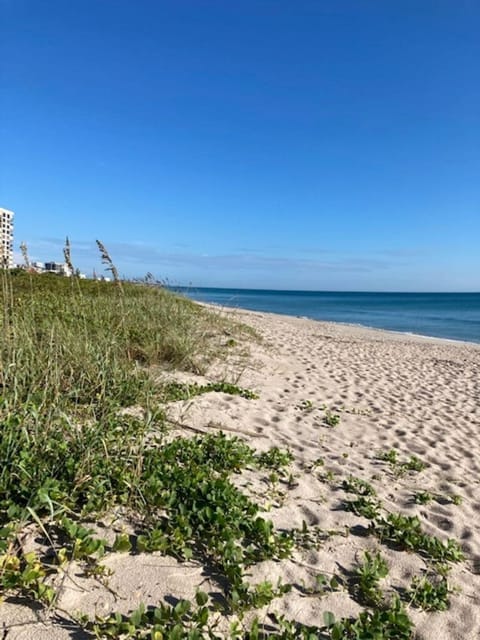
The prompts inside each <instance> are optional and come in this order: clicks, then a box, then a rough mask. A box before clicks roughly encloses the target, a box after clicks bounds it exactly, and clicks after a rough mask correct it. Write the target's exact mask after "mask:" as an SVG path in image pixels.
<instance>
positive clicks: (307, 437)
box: [0, 310, 480, 640]
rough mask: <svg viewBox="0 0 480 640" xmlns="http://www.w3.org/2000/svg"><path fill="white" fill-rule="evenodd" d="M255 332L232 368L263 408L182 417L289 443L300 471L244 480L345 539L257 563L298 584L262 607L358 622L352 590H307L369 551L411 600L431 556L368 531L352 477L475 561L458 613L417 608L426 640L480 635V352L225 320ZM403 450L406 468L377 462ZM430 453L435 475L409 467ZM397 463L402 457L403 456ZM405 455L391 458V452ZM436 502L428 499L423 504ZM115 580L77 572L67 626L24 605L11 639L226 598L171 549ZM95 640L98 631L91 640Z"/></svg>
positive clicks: (273, 502)
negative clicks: (79, 616)
mask: <svg viewBox="0 0 480 640" xmlns="http://www.w3.org/2000/svg"><path fill="white" fill-rule="evenodd" d="M222 313H225V314H227V315H232V316H234V317H235V318H237V319H239V320H241V321H242V322H244V323H246V324H248V325H250V326H252V327H254V328H255V329H256V330H257V332H258V333H259V334H260V335H261V336H262V338H263V341H261V342H260V343H258V344H257V343H254V344H253V346H252V347H251V358H250V359H249V360H248V361H247V360H242V362H243V365H242V368H241V370H240V369H239V368H238V366H239V365H238V360H237V361H236V364H232V365H230V366H228V365H222V367H221V368H220V369H218V370H217V371H215V372H212V376H217V377H218V375H221V376H225V377H226V378H227V379H229V380H230V381H236V382H237V383H238V384H240V385H241V386H242V387H247V388H250V389H253V390H254V391H256V392H257V393H258V395H259V399H258V400H247V399H244V398H241V397H238V396H229V395H226V394H218V393H210V394H206V395H202V396H198V397H195V398H193V399H192V400H190V401H188V402H177V403H173V404H172V406H171V407H170V417H171V420H172V422H174V423H176V424H177V425H181V424H183V425H184V426H185V429H184V432H185V433H190V434H191V433H192V432H197V431H198V432H211V431H213V430H215V431H217V430H220V429H223V430H225V432H226V433H227V434H232V435H233V434H237V435H240V436H241V437H244V438H245V439H246V440H247V441H248V442H249V443H250V444H251V445H252V446H254V447H255V448H257V449H260V450H266V449H268V448H269V447H271V446H274V445H276V446H278V447H281V448H288V449H289V450H290V451H291V452H292V454H293V455H294V462H293V464H292V468H291V471H292V476H291V477H290V478H289V480H288V482H287V481H286V480H284V481H283V482H282V481H278V482H276V481H275V479H273V480H272V481H271V482H265V480H264V479H259V478H258V477H256V476H255V474H251V475H249V474H243V475H242V476H240V477H239V478H238V484H239V485H240V486H242V487H244V488H245V490H246V491H248V492H249V493H250V494H251V495H253V496H254V497H255V499H256V500H258V501H259V502H260V503H261V504H262V505H264V507H265V510H266V516H267V517H269V518H271V519H272V520H273V521H274V523H275V525H276V526H277V527H280V528H283V527H284V528H292V527H301V526H302V523H303V522H306V524H307V525H308V526H318V527H321V529H322V530H325V531H334V532H335V533H334V534H332V535H331V536H330V537H329V538H328V539H327V540H326V541H325V542H324V543H323V544H322V545H321V546H320V548H319V549H311V550H308V551H306V550H297V551H295V553H294V555H293V557H292V558H291V559H289V560H284V561H281V562H265V563H261V564H260V565H257V566H255V567H254V568H253V569H252V571H251V575H250V577H249V579H250V581H251V582H253V583H254V582H257V581H259V580H261V579H265V578H268V579H270V580H272V581H276V579H277V578H279V577H281V578H282V580H283V581H284V582H290V583H292V584H293V585H294V587H293V589H292V591H291V592H290V593H289V594H287V595H285V596H284V597H283V598H279V599H276V600H274V601H273V602H272V603H271V604H270V605H269V606H268V607H267V608H265V609H264V610H262V611H261V612H260V617H261V618H263V619H266V617H267V614H268V612H271V611H276V612H279V613H281V614H284V615H286V616H287V617H288V618H290V619H294V620H297V621H299V622H302V623H306V624H311V625H319V624H320V625H321V624H322V620H323V618H322V616H323V612H324V611H332V612H333V613H334V614H335V615H336V616H337V617H341V616H349V615H356V614H357V613H358V612H359V611H360V610H361V607H360V605H359V604H358V603H357V602H356V601H355V600H354V598H352V596H351V594H350V593H349V592H348V590H347V589H339V590H337V591H334V592H333V593H328V594H326V595H324V596H322V597H320V596H319V595H312V594H311V593H308V592H309V590H310V588H312V587H313V586H314V585H315V576H316V575H318V574H319V573H323V574H326V575H331V574H336V575H339V576H346V577H348V575H351V573H352V570H354V568H355V567H357V566H358V564H359V562H361V561H362V559H363V552H364V551H366V550H369V551H372V552H376V551H379V552H380V553H381V555H382V556H383V557H384V558H385V560H386V561H387V564H388V567H389V572H388V576H387V577H386V578H385V579H384V580H382V583H381V586H382V589H383V591H384V592H385V593H386V594H387V595H388V594H389V593H390V594H392V593H395V592H396V593H401V592H402V589H405V588H407V587H409V585H410V583H411V580H412V578H413V577H414V576H422V575H423V574H424V571H425V569H426V566H427V565H426V562H425V560H424V559H423V558H422V557H421V556H420V555H419V554H417V553H412V552H407V551H404V550H399V549H398V548H395V546H392V545H388V544H386V543H384V542H380V541H379V539H378V538H377V537H375V536H374V535H368V534H367V527H368V524H369V521H368V520H367V518H365V517H363V516H361V515H358V514H356V513H352V512H349V511H346V510H345V508H344V504H345V500H349V499H350V500H351V499H352V498H353V497H354V496H353V495H352V494H351V493H348V492H347V491H345V488H344V485H343V481H344V480H348V479H349V477H350V476H354V477H355V478H359V479H362V480H365V481H367V482H368V483H370V484H371V485H372V487H374V489H375V490H376V492H377V494H378V499H379V500H380V501H381V503H382V505H383V509H384V510H385V513H387V512H393V513H402V514H405V515H417V516H418V517H419V518H420V520H421V523H422V527H423V529H424V531H425V532H426V533H428V534H431V535H434V536H437V537H438V538H440V539H441V540H443V541H445V540H447V538H454V539H456V540H457V541H458V542H459V543H460V544H461V547H462V549H463V551H464V553H465V560H464V561H463V562H460V563H455V564H453V565H452V569H451V572H450V575H449V584H451V585H452V587H455V590H454V592H453V593H452V594H451V595H450V608H449V609H448V610H447V611H441V612H424V611H422V610H419V609H416V608H414V607H412V606H408V613H409V616H410V617H411V618H412V620H413V621H414V623H415V627H416V634H417V636H416V637H418V638H420V639H422V640H440V639H445V640H450V639H451V640H478V638H480V346H478V345H473V344H466V343H455V342H447V341H441V340H436V339H429V338H420V337H414V336H405V335H402V334H394V333H388V332H382V331H377V330H368V329H362V328H359V327H354V326H346V325H339V324H332V323H320V322H314V321H311V320H307V319H302V318H293V317H287V316H278V315H273V314H263V313H254V312H248V311H243V310H235V311H232V310H224V311H222ZM392 449H395V451H396V454H395V455H396V461H394V460H393V459H391V461H390V462H389V461H388V460H381V459H379V455H381V454H385V453H388V452H389V451H390V452H391V450H392ZM411 456H416V458H418V459H419V460H420V461H421V462H423V463H425V465H426V467H425V468H424V469H423V470H420V471H415V470H414V469H412V470H409V469H406V468H405V467H402V465H404V464H405V463H406V462H408V461H409V460H411ZM393 457H395V456H393ZM390 458H392V454H390ZM419 493H423V494H427V495H426V497H425V501H424V503H421V502H420V503H418V502H415V500H414V495H415V494H419ZM104 564H106V565H107V566H108V567H110V568H111V569H112V570H114V574H113V575H112V576H111V578H110V579H109V584H108V588H106V587H104V586H102V585H101V584H100V583H99V582H97V581H93V580H87V579H85V578H84V577H82V576H81V575H75V567H71V568H70V572H69V574H68V575H66V576H64V578H63V586H62V594H61V597H60V600H59V603H58V604H59V607H60V608H61V609H62V610H63V611H64V612H63V613H59V617H58V618H57V619H56V620H55V619H54V618H52V617H50V618H47V619H45V618H44V617H43V614H42V616H40V615H39V614H38V615H39V617H38V618H37V617H36V616H37V614H36V613H35V612H34V611H32V610H29V609H27V608H26V607H21V606H19V605H15V604H12V603H5V604H3V605H1V606H0V625H1V623H3V624H4V626H5V628H6V629H8V636H7V637H8V639H9V640H20V639H22V640H25V639H26V638H52V639H55V640H56V639H57V638H58V639H59V640H60V639H63V638H73V637H75V638H77V639H78V638H81V637H82V635H81V632H78V630H77V631H75V632H73V631H72V630H71V629H69V628H68V624H67V623H66V622H65V623H62V620H61V617H62V616H64V617H65V616H66V613H68V612H75V611H79V610H80V611H84V612H85V613H87V614H89V615H94V614H95V613H98V614H102V615H106V614H108V613H109V612H110V611H112V610H114V609H116V610H120V611H123V612H128V611H131V610H132V609H134V608H135V607H137V606H138V604H139V603H140V602H142V601H143V602H145V603H146V604H154V605H155V604H157V603H158V602H159V601H162V600H163V598H164V597H165V596H174V597H177V598H179V597H187V598H192V597H193V596H194V593H195V590H196V588H197V587H199V586H200V585H201V588H202V589H203V590H205V591H209V590H212V591H215V585H214V584H213V583H212V584H210V583H209V579H208V577H206V576H205V575H204V574H203V572H202V567H201V566H200V565H198V564H196V563H195V562H191V563H183V564H181V563H177V562H176V561H175V560H172V559H170V558H165V557H162V556H160V555H157V554H153V555H143V554H140V555H138V556H128V555H122V554H111V555H109V556H108V557H107V558H106V560H105V562H104ZM86 637H87V636H86Z"/></svg>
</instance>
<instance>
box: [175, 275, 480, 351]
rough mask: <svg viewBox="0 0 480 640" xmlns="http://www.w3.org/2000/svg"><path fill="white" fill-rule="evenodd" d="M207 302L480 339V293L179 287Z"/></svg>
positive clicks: (187, 294) (389, 328) (473, 340)
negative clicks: (352, 291) (353, 291)
mask: <svg viewBox="0 0 480 640" xmlns="http://www.w3.org/2000/svg"><path fill="white" fill-rule="evenodd" d="M176 290H177V291H180V292H181V293H183V294H184V295H186V296H188V297H189V298H192V299H193V300H198V301H202V302H213V303H215V304H220V305H224V306H228V307H242V308H244V309H252V310H253V311H268V312H272V313H282V314H287V315H293V316H305V317H307V318H313V319H314V320H327V321H332V322H347V323H350V324H359V325H363V326H366V327H375V328H378V329H388V330H390V331H401V332H403V333H415V334H419V335H424V336H433V337H437V338H447V339H449V340H465V341H468V342H478V343H480V293H348V292H327V291H270V290H261V289H214V288H196V289H195V288H184V287H180V288H177V289H176Z"/></svg>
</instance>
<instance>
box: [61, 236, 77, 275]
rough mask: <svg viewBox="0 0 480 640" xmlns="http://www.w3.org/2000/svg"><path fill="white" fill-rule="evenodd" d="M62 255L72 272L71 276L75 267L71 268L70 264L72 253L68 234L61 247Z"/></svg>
mask: <svg viewBox="0 0 480 640" xmlns="http://www.w3.org/2000/svg"><path fill="white" fill-rule="evenodd" d="M63 257H64V258H65V264H66V265H67V267H68V269H69V270H70V273H71V274H72V276H73V275H75V269H74V268H73V264H72V255H71V252H70V240H69V239H68V236H67V237H66V238H65V246H64V247H63Z"/></svg>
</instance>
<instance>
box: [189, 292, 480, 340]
mask: <svg viewBox="0 0 480 640" xmlns="http://www.w3.org/2000/svg"><path fill="white" fill-rule="evenodd" d="M189 299H191V298H189ZM193 301H194V302H195V303H196V304H198V305H201V306H204V307H206V308H209V309H212V310H214V311H220V312H222V313H226V314H231V315H235V314H239V315H242V314H252V315H258V316H260V317H262V316H272V317H273V318H275V317H278V318H292V319H298V320H305V321H308V322H315V323H317V324H319V325H324V326H325V327H328V326H331V325H332V326H338V327H344V328H345V329H347V330H348V329H352V330H353V331H355V330H358V331H361V332H366V333H369V332H372V333H374V334H377V335H380V337H381V335H382V334H385V335H384V337H390V339H392V340H397V339H399V338H404V339H412V340H414V341H417V340H418V341H420V342H422V341H425V342H429V341H431V342H435V343H436V342H440V343H446V344H452V345H459V346H463V347H473V348H476V349H479V350H480V341H479V342H472V341H470V340H460V339H457V338H443V337H438V336H430V335H425V334H422V333H414V332H409V331H396V330H394V329H383V328H379V327H372V326H369V325H363V324H359V323H351V322H341V321H334V320H319V319H317V318H311V317H310V316H303V315H302V316H301V315H291V314H287V313H276V312H274V311H257V310H254V309H248V308H246V307H231V306H228V305H224V304H221V303H216V302H203V301H198V300H193Z"/></svg>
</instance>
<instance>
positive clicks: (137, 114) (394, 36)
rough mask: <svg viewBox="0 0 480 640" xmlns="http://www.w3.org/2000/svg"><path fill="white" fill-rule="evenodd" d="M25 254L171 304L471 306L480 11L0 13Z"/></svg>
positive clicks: (424, 7) (427, 6)
mask: <svg viewBox="0 0 480 640" xmlns="http://www.w3.org/2000/svg"><path fill="white" fill-rule="evenodd" d="M0 25H1V26H0V35H1V42H0V56H1V58H0V61H1V62H0V74H1V83H0V98H1V106H0V132H1V139H2V143H3V148H4V150H6V151H5V152H4V161H3V163H2V169H1V171H0V206H2V207H5V208H7V209H11V210H13V211H14V212H15V248H16V250H17V259H18V260H19V261H20V256H19V255H18V253H19V251H18V247H19V244H20V242H22V241H24V242H26V243H27V245H28V248H29V253H30V257H31V259H33V260H57V261H61V260H62V247H63V245H64V241H65V236H67V235H68V236H69V238H70V242H71V245H72V259H73V261H74V263H75V264H76V265H77V266H78V267H79V268H80V269H81V270H82V271H85V272H87V273H91V272H92V270H93V269H94V268H95V269H96V270H97V272H101V270H102V266H101V264H100V257H99V254H98V252H97V250H96V246H95V239H96V238H99V239H100V240H102V242H104V244H105V245H106V246H107V248H108V250H109V251H110V253H111V255H112V258H113V260H114V261H115V263H116V264H117V267H118V269H119V271H120V273H122V274H124V275H125V276H127V277H133V276H142V275H145V274H146V273H147V272H150V273H152V274H153V275H154V276H155V277H156V278H158V279H161V280H166V281H168V282H169V283H170V284H173V285H177V284H178V285H189V284H192V285H193V286H211V287H227V288H230V287H231V288H235V287H242V288H261V289H282V290H289V289H290V290H292V289H293V290H316V291H321V290H329V291H342V290H343V291H406V292H408V291H412V292H413V291H480V251H479V250H478V238H479V237H480V179H479V176H480V65H479V60H480V39H479V38H478V34H479V33H480V5H479V4H478V2H475V1H473V0H471V1H468V0H461V1H453V0H448V1H447V0H424V1H423V2H421V3H420V2H418V1H416V0H415V1H414V0H404V1H402V2H400V1H397V0H394V1H393V2H389V3H378V2H376V1H373V0H365V1H364V2H362V3H359V2H356V1H355V2H354V1H353V0H350V1H347V0H345V1H340V2H339V1H334V0H331V1H328V2H327V1H325V2H323V1H321V0H318V1H314V0H298V1H297V2H291V1H287V0H277V1H274V0H255V1H253V0H244V1H243V2H241V3H230V2H219V1H218V0H217V1H214V0H210V1H208V0H201V1H199V0H175V1H173V0H169V1H168V2H166V1H161V0H159V1H154V0H138V1H137V2H135V3H133V2H131V1H129V0H115V1H114V0H105V1H102V2H99V1H98V0H70V1H69V2H64V1H61V0H45V1H44V2H42V3H38V2H35V0H0Z"/></svg>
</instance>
